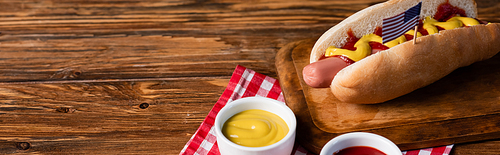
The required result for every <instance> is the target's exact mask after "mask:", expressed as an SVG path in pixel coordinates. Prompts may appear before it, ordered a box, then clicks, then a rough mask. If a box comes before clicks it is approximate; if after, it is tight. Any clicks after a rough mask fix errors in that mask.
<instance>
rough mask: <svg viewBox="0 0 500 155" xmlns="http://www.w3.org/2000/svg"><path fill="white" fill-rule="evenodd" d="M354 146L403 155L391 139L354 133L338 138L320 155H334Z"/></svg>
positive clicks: (326, 146) (327, 144) (331, 141)
mask: <svg viewBox="0 0 500 155" xmlns="http://www.w3.org/2000/svg"><path fill="white" fill-rule="evenodd" d="M353 146H368V147H372V148H375V149H377V150H380V151H382V152H384V153H385V154H387V155H402V153H401V150H400V149H399V148H398V147H397V146H396V144H394V143H393V142H392V141H390V140H389V139H387V138H385V137H382V136H380V135H376V134H373V133H367V132H352V133H347V134H343V135H340V136H337V137H335V138H333V139H332V140H330V141H329V142H328V143H326V144H325V146H323V148H322V149H321V152H320V155H332V154H333V153H335V152H338V151H340V150H342V149H345V148H348V147H353Z"/></svg>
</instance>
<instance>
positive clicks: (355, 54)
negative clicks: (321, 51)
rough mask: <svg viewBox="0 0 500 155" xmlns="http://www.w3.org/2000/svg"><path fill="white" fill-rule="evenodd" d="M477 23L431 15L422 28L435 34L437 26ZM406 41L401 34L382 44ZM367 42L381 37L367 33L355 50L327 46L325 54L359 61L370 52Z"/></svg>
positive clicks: (410, 32) (458, 17) (475, 23)
mask: <svg viewBox="0 0 500 155" xmlns="http://www.w3.org/2000/svg"><path fill="white" fill-rule="evenodd" d="M479 24H480V23H479V22H478V21H477V20H476V19H474V18H469V17H460V16H455V17H452V18H450V19H449V20H447V21H446V22H439V21H437V20H435V19H433V18H432V17H425V19H424V21H423V28H424V29H425V30H427V32H428V33H429V34H435V33H438V32H439V30H438V28H437V27H441V28H443V29H445V30H450V29H455V28H459V27H463V26H464V25H465V26H474V25H479ZM414 32H415V31H414V30H410V31H408V32H406V34H409V35H412V36H413V35H414ZM421 36H422V34H421V33H420V32H418V33H417V37H421ZM406 41H407V40H406V37H405V36H404V35H402V36H400V37H398V38H396V39H394V40H392V41H389V42H387V43H385V44H384V45H385V46H387V47H389V48H392V47H394V46H396V45H398V44H401V43H403V42H406ZM369 42H378V43H382V37H380V36H378V35H376V34H373V33H371V34H368V35H364V36H363V37H361V39H359V40H358V41H357V42H356V44H355V45H354V47H356V50H355V51H353V50H348V49H341V48H337V47H335V46H330V47H328V49H326V52H325V56H326V57H330V56H337V55H340V56H345V57H347V58H349V59H351V60H353V61H355V62H356V61H359V60H361V59H363V58H365V57H367V56H368V55H370V54H371V50H372V49H371V47H370V45H369Z"/></svg>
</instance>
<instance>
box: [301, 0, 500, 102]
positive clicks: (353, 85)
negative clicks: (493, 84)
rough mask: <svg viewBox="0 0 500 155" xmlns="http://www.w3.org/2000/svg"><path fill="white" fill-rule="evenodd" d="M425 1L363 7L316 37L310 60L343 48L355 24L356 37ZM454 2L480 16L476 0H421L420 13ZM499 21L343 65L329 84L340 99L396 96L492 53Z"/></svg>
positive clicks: (498, 46)
mask: <svg viewBox="0 0 500 155" xmlns="http://www.w3.org/2000/svg"><path fill="white" fill-rule="evenodd" d="M420 1H421V0H390V1H387V2H385V3H381V4H377V5H374V6H371V7H368V8H366V9H364V10H361V11H359V12H357V13H355V14H354V15H352V16H350V17H349V18H347V19H345V20H344V21H342V22H341V23H339V24H338V25H336V26H334V27H332V28H331V29H329V30H328V31H327V32H325V33H324V34H323V35H322V36H321V37H320V38H319V39H318V41H317V42H316V44H315V45H314V47H313V49H312V51H311V57H310V62H311V63H313V62H316V61H318V59H319V58H320V57H321V56H322V55H324V53H325V50H326V48H328V47H329V46H332V45H333V46H336V47H341V46H342V45H343V44H344V43H345V41H346V38H347V37H348V35H347V31H348V30H349V29H351V30H352V31H353V33H354V35H355V36H356V37H361V36H363V35H365V34H369V33H373V31H374V30H375V28H376V27H380V26H382V20H383V19H384V18H388V17H392V16H394V15H397V14H399V13H401V12H404V11H405V10H407V9H408V8H410V7H412V6H414V5H416V4H417V3H418V2H420ZM446 2H449V3H450V4H451V5H453V6H457V7H459V8H462V9H463V10H465V11H466V14H467V16H468V17H472V18H476V16H477V10H476V3H475V2H474V1H473V0H449V1H447V0H422V11H421V15H420V18H421V19H423V18H424V17H426V16H433V15H434V14H435V13H436V10H437V7H438V6H439V5H440V4H442V3H446ZM499 39H500V24H498V23H493V24H488V25H477V26H471V27H465V28H457V29H453V30H445V31H440V33H438V34H434V35H427V36H424V37H419V38H417V44H413V42H411V41H408V42H405V43H402V44H399V45H397V46H395V47H393V48H390V49H388V50H385V51H381V52H378V53H376V54H373V55H371V56H368V57H366V58H364V59H362V60H360V61H358V62H356V63H354V64H352V65H350V66H347V67H346V68H344V69H342V70H340V72H338V73H337V75H336V76H335V77H334V79H333V81H332V83H331V85H330V88H331V91H332V93H333V94H334V95H335V97H337V98H338V99H339V100H340V101H343V102H347V103H360V104H372V103H380V102H384V101H387V100H391V99H394V98H396V97H399V96H402V95H404V94H407V93H410V92H412V91H414V90H416V89H418V88H421V87H424V86H426V85H429V84H431V83H433V82H435V81H437V80H439V79H441V78H442V77H444V76H446V75H448V74H449V73H451V72H452V71H453V70H455V69H457V68H459V67H463V66H468V65H470V64H472V63H474V62H477V61H481V60H485V59H488V58H491V57H492V56H494V55H495V54H497V53H498V52H499V51H500V43H499V41H498V40H499Z"/></svg>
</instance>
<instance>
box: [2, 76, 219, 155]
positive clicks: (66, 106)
mask: <svg viewBox="0 0 500 155" xmlns="http://www.w3.org/2000/svg"><path fill="white" fill-rule="evenodd" d="M228 82H229V78H217V79H215V78H205V79H187V80H183V79H178V80H159V81H120V82H74V83H71V82H69V83H25V84H21V83H19V84H0V92H1V93H0V98H1V99H0V103H1V104H0V122H1V123H0V135H1V136H0V154H8V153H43V154H57V153H63V154H64V153H77V154H116V153H118V154H121V153H130V152H134V153H138V154H176V153H178V152H179V151H180V150H181V149H182V147H183V145H184V144H185V143H186V142H187V141H188V140H189V138H190V137H191V136H192V134H194V132H195V131H196V129H197V128H198V127H199V125H200V124H201V122H202V121H203V119H204V118H205V117H206V115H207V114H208V112H209V111H210V109H211V108H212V106H213V105H214V103H215V102H217V99H218V97H219V96H220V95H221V93H222V92H223V91H224V89H225V87H226V85H227V83H228ZM141 104H148V105H149V106H147V107H146V106H142V108H141V106H140V105H141ZM193 107H197V108H193ZM21 142H27V143H29V144H30V146H31V147H30V148H29V149H27V150H21V149H18V146H16V145H18V143H21ZM173 144H176V145H173Z"/></svg>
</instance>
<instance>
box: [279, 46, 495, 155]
mask: <svg viewBox="0 0 500 155" xmlns="http://www.w3.org/2000/svg"><path fill="white" fill-rule="evenodd" d="M315 41H316V39H308V40H302V41H297V42H293V43H289V44H287V45H286V46H284V47H283V48H282V49H281V50H280V51H279V52H278V53H277V55H276V68H277V71H278V76H279V80H280V85H281V87H282V90H283V93H284V96H285V100H286V102H287V104H288V105H289V106H290V107H291V109H292V110H293V111H294V112H295V114H296V117H297V122H298V125H297V141H298V142H299V143H300V144H301V145H302V146H304V147H305V148H306V149H308V150H310V151H312V152H315V153H319V152H320V150H321V147H322V146H323V145H324V144H326V143H327V142H328V141H329V140H330V139H332V138H334V137H335V136H338V135H340V134H344V133H348V132H356V131H363V132H372V133H376V134H379V135H382V136H384V137H387V138H388V139H390V140H392V141H393V142H394V143H396V145H398V146H399V147H400V149H401V150H411V149H419V148H426V147H434V146H441V145H449V144H456V143H464V142H472V141H480V140H487V139H495V138H500V54H497V55H496V56H494V57H493V58H491V59H488V60H485V61H482V62H477V63H474V64H472V65H470V66H467V67H462V68H459V69H457V70H455V71H454V72H452V73H451V74H449V75H448V76H446V77H444V78H443V79H441V80H439V81H437V82H435V83H433V84H431V85H429V86H426V87H423V88H421V89H417V90H415V91H413V92H412V93H410V94H407V95H404V96H401V97H399V98H396V99H393V100H390V101H388V102H384V103H380V104H374V105H357V104H347V103H341V102H339V101H338V100H337V99H336V98H335V97H334V96H333V94H332V93H331V92H330V89H329V88H321V89H318V88H312V87H309V86H307V85H306V84H305V83H304V81H303V80H302V68H303V67H304V66H306V65H307V64H309V54H310V51H311V49H312V47H313V45H314V43H315ZM297 73H299V74H297ZM397 83H398V81H394V84H397Z"/></svg>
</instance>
